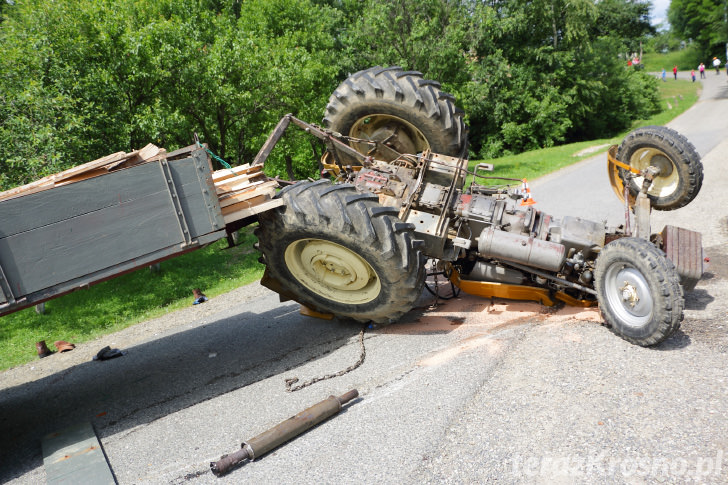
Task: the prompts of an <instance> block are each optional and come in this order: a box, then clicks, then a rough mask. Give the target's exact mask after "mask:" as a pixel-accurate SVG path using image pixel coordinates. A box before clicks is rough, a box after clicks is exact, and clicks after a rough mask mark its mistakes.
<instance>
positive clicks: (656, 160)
mask: <svg viewBox="0 0 728 485" xmlns="http://www.w3.org/2000/svg"><path fill="white" fill-rule="evenodd" d="M617 159H618V160H619V161H620V162H623V163H626V164H628V165H630V166H632V167H635V168H638V169H640V170H643V169H646V168H647V167H649V166H650V165H654V166H656V167H658V168H659V169H660V173H659V174H658V176H657V177H655V180H654V181H653V182H652V186H651V187H650V189H649V191H648V192H647V195H648V196H649V198H650V200H651V201H652V207H654V208H655V209H657V210H664V211H669V210H674V209H679V208H680V207H683V206H685V205H687V204H689V203H690V202H691V201H692V200H693V199H694V198H695V197H696V196H697V195H698V192H700V187H701V186H702V184H703V164H702V162H701V161H700V155H698V152H697V151H696V150H695V147H694V146H693V144H692V143H690V142H689V141H688V139H687V138H685V137H684V136H683V135H681V134H680V133H678V132H677V131H675V130H672V129H670V128H667V127H665V126H646V127H644V128H639V129H637V130H634V131H632V132H630V133H629V134H628V135H627V136H626V137H625V139H624V140H623V141H622V143H621V144H620V145H619V148H618V149H617ZM619 176H620V178H621V179H622V181H626V180H627V177H626V176H627V171H626V170H624V169H619ZM643 180H644V178H643V177H636V178H634V179H632V180H631V181H630V182H629V190H630V192H631V194H632V195H633V196H635V197H636V196H637V194H638V193H639V191H640V187H641V186H642V182H643ZM625 183H626V182H625Z"/></svg>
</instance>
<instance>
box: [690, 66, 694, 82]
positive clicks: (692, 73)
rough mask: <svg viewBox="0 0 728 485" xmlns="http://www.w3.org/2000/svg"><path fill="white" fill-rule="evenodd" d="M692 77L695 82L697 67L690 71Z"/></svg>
mask: <svg viewBox="0 0 728 485" xmlns="http://www.w3.org/2000/svg"><path fill="white" fill-rule="evenodd" d="M690 77H691V78H692V79H693V82H695V69H693V70H692V71H690Z"/></svg>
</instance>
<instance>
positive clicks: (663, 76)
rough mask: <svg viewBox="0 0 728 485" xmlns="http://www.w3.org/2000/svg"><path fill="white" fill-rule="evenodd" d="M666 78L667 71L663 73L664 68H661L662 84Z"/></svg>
mask: <svg viewBox="0 0 728 485" xmlns="http://www.w3.org/2000/svg"><path fill="white" fill-rule="evenodd" d="M666 77H667V71H665V68H664V67H663V68H662V82H663V83H664V82H665V78H666Z"/></svg>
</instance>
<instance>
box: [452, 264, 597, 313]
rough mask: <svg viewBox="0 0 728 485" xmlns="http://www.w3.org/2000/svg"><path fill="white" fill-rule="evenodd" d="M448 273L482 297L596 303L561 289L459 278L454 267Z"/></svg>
mask: <svg viewBox="0 0 728 485" xmlns="http://www.w3.org/2000/svg"><path fill="white" fill-rule="evenodd" d="M451 269H452V273H450V281H451V282H452V283H453V284H454V285H455V286H457V287H458V288H460V289H461V290H462V291H464V292H465V293H467V294H469V295H475V296H482V297H484V298H490V297H496V298H505V299H508V300H530V301H537V302H540V303H541V304H542V305H545V306H554V305H555V304H556V302H555V301H554V300H559V301H562V302H564V303H566V304H567V305H569V306H578V307H584V308H587V307H592V306H595V305H596V304H597V302H596V301H592V300H577V299H576V298H574V297H572V296H569V295H567V294H566V293H564V292H563V291H560V292H558V293H556V294H552V293H551V292H550V291H549V290H547V289H546V288H537V287H534V286H523V285H509V284H505V283H494V282H490V281H470V280H463V279H462V278H460V273H458V272H457V270H455V269H454V268H451Z"/></svg>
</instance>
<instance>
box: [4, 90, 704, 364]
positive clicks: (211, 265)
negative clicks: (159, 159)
mask: <svg viewBox="0 0 728 485" xmlns="http://www.w3.org/2000/svg"><path fill="white" fill-rule="evenodd" d="M697 87H698V86H697V85H695V84H692V83H691V82H688V81H671V82H667V83H660V92H661V95H662V98H663V102H664V103H665V105H664V107H665V110H664V111H663V112H662V113H660V114H658V115H655V116H653V117H652V118H650V119H649V120H639V121H637V122H635V124H634V125H633V126H632V129H634V128H638V127H640V126H645V125H662V124H665V123H667V122H668V121H669V120H671V119H673V118H675V117H676V116H678V115H679V114H681V113H682V112H683V111H685V110H686V109H687V108H689V107H690V106H692V104H693V103H694V102H695V101H696V100H697V99H698V96H697ZM668 103H669V108H668ZM620 139H621V136H619V137H615V138H605V139H600V140H592V141H587V142H580V143H573V144H570V145H562V146H558V147H553V148H546V149H543V150H535V151H531V152H526V153H521V154H519V155H515V156H510V157H503V158H499V159H495V160H488V162H489V163H493V164H494V165H495V171H494V172H492V173H489V175H496V176H500V177H512V178H519V179H521V178H524V177H526V178H528V179H531V180H532V179H535V178H537V177H540V176H542V175H545V174H547V173H550V172H553V171H555V170H558V169H559V168H562V167H564V166H567V165H570V164H573V163H575V162H578V161H579V160H582V159H584V158H587V157H590V156H592V155H594V154H596V153H600V152H602V151H605V150H606V149H607V147H608V146H609V145H610V144H613V143H618V142H619V140H620ZM479 162H482V160H480V161H479V160H471V161H470V164H469V166H470V168H471V170H472V168H473V167H474V166H475V165H476V164H477V163H479ZM254 242H255V236H253V234H252V229H251V228H245V229H243V230H241V231H240V243H239V245H238V246H236V247H235V248H232V249H226V250H225V248H226V247H227V242H226V241H225V240H221V241H218V242H217V243H214V244H211V245H210V246H208V247H206V248H203V249H200V250H198V251H194V252H192V253H189V254H186V255H184V256H180V257H178V258H174V259H171V260H169V261H165V262H164V263H162V271H161V273H159V274H153V273H151V272H150V271H149V270H148V269H140V270H137V271H135V272H133V273H130V274H127V275H124V276H121V277H119V278H116V279H113V280H110V281H106V282H104V283H101V284H98V285H95V286H92V287H91V288H89V289H85V290H79V291H76V292H74V293H70V294H68V295H65V296H63V297H61V298H57V299H55V300H51V301H49V302H47V303H46V313H45V314H43V315H38V314H36V313H35V311H34V309H33V308H29V309H26V310H22V311H20V312H16V313H13V314H10V315H7V316H4V317H2V320H1V321H0V370H3V369H8V368H10V367H13V366H16V365H20V364H23V363H26V362H30V361H32V360H34V359H36V358H37V357H36V353H35V345H34V344H35V342H37V341H39V340H45V341H46V342H48V343H49V344H51V343H52V342H53V341H55V340H66V341H69V342H74V343H80V342H84V341H88V340H92V339H94V338H96V337H99V336H102V335H105V334H109V333H112V332H115V331H118V330H121V329H123V328H126V327H128V326H130V325H133V324H135V323H138V322H141V321H144V320H147V319H149V318H154V317H157V316H160V315H163V314H165V313H168V312H170V311H173V310H177V309H179V308H182V307H184V306H187V305H190V304H191V303H192V289H193V288H201V289H202V290H203V291H204V292H205V294H206V295H207V296H209V297H214V296H216V295H220V294H222V293H225V292H227V291H230V290H232V289H234V288H237V287H239V286H242V285H245V284H248V283H250V282H252V281H256V280H258V279H260V277H261V276H262V274H263V266H262V265H261V264H260V263H258V253H257V251H255V250H254V249H253V243H254Z"/></svg>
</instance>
